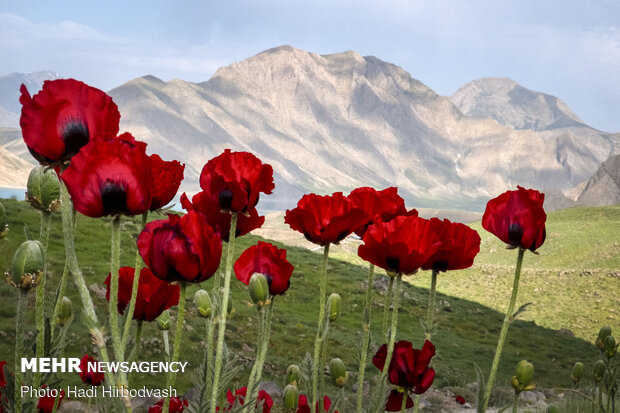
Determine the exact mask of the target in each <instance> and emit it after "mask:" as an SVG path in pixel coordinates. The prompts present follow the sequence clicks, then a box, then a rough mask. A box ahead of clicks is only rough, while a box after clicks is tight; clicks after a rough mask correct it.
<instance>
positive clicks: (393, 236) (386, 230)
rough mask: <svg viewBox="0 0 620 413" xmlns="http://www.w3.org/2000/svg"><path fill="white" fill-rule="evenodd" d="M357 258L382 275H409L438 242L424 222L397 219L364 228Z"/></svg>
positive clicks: (430, 253) (437, 245) (433, 252)
mask: <svg viewBox="0 0 620 413" xmlns="http://www.w3.org/2000/svg"><path fill="white" fill-rule="evenodd" d="M363 241H364V244H363V245H360V246H359V248H358V250H357V255H359V256H360V258H362V259H364V260H366V261H368V262H370V263H372V264H374V265H376V266H378V267H380V268H383V269H384V270H386V271H390V272H394V273H402V274H413V273H415V272H416V271H417V270H418V269H420V268H421V267H422V266H423V265H424V263H426V261H427V260H428V259H429V258H430V257H431V256H432V255H433V254H435V253H436V252H437V251H438V250H439V246H440V240H439V237H438V235H437V234H436V233H435V232H434V231H433V230H432V227H431V224H430V222H429V221H428V220H426V219H424V218H419V217H415V216H399V217H396V218H394V219H393V220H391V221H389V222H383V221H378V222H376V223H374V224H372V225H370V226H369V227H368V229H367V230H366V233H365V234H364V238H363Z"/></svg>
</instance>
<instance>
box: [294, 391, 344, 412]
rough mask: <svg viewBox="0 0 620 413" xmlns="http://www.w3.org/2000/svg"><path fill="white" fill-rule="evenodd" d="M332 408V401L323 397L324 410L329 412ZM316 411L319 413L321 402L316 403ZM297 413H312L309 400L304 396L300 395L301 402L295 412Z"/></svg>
mask: <svg viewBox="0 0 620 413" xmlns="http://www.w3.org/2000/svg"><path fill="white" fill-rule="evenodd" d="M331 407H332V401H331V400H330V398H329V397H327V396H325V397H323V410H325V411H326V412H328V411H329V409H330V408H331ZM314 411H315V413H317V412H318V411H319V402H317V403H316V405H315V409H314ZM295 413H310V405H309V404H308V398H307V397H306V396H304V395H303V394H300V395H299V402H298V403H297V410H295ZM335 413H338V410H336V411H335Z"/></svg>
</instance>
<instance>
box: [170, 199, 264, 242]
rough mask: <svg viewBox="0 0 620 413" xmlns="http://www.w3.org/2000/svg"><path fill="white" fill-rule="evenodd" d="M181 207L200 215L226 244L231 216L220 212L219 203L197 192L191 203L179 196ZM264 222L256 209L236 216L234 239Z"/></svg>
mask: <svg viewBox="0 0 620 413" xmlns="http://www.w3.org/2000/svg"><path fill="white" fill-rule="evenodd" d="M181 206H182V207H183V208H184V209H185V210H186V211H196V212H199V213H200V214H202V215H203V217H204V218H205V220H206V221H207V223H208V224H209V225H211V226H212V227H213V229H215V231H216V232H217V233H219V234H220V237H222V241H226V242H228V238H230V220H231V219H232V216H231V214H230V213H229V212H222V208H221V207H220V204H219V202H218V201H216V200H214V199H213V198H211V196H210V195H209V194H207V193H206V192H204V191H201V192H198V193H197V194H196V195H194V196H193V197H192V201H191V202H190V200H189V198H188V197H187V195H185V194H183V195H181ZM264 222H265V217H264V216H259V215H258V211H257V210H256V208H251V209H249V210H248V211H246V212H245V213H243V214H239V215H237V225H236V226H235V237H241V236H243V235H245V234H248V233H249V232H250V231H253V230H255V229H257V228H260V227H261V226H262V225H263V223H264Z"/></svg>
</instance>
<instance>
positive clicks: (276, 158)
mask: <svg viewBox="0 0 620 413" xmlns="http://www.w3.org/2000/svg"><path fill="white" fill-rule="evenodd" d="M476 82H478V83H479V85H478V86H477V89H476V88H473V87H470V88H466V87H464V89H465V91H463V89H462V90H461V91H459V92H460V93H459V92H457V93H456V94H455V95H454V96H452V97H445V96H440V95H438V94H437V93H435V92H434V91H433V90H431V89H430V88H428V87H427V86H426V85H424V84H423V83H421V82H420V81H418V80H416V79H414V78H412V77H411V75H410V74H409V73H407V72H406V71H405V70H403V69H402V68H400V67H398V66H396V65H393V64H390V63H387V62H384V61H382V60H379V59H377V58H375V57H372V56H367V57H362V56H360V55H359V54H357V53H355V52H352V51H349V52H344V53H338V54H333V55H317V54H314V53H309V52H306V51H303V50H299V49H295V48H293V47H290V46H281V47H277V48H274V49H270V50H267V51H264V52H262V53H259V54H258V55H256V56H253V57H251V58H248V59H246V60H244V61H242V62H238V63H234V64H232V65H230V66H226V67H222V68H220V69H219V70H218V71H217V72H216V73H215V75H214V76H213V77H212V78H211V79H209V80H208V81H206V82H203V83H191V82H185V81H183V80H172V81H169V82H164V81H162V80H160V79H157V78H155V77H153V76H145V77H142V78H138V79H134V80H132V81H129V82H127V83H125V84H123V85H121V86H119V87H117V88H115V89H113V90H111V91H110V92H109V93H110V94H111V96H112V97H113V98H114V100H115V102H116V103H117V104H118V105H119V108H120V111H121V114H122V119H121V130H127V131H130V132H132V133H133V134H134V135H135V136H136V137H137V138H139V139H143V140H145V141H147V142H148V143H149V148H148V150H149V151H151V152H157V153H160V154H162V156H163V157H164V158H168V159H171V158H174V159H178V160H180V161H182V162H185V163H186V164H187V167H186V180H185V181H184V184H183V187H182V190H185V191H188V192H190V193H192V192H195V191H197V190H198V189H199V188H198V176H199V174H200V171H201V169H202V166H203V165H204V163H205V162H206V161H207V160H208V159H210V158H211V157H213V156H215V155H217V154H219V153H220V152H222V151H223V150H224V149H225V148H232V149H233V150H246V151H251V152H253V153H255V154H257V156H259V157H260V158H261V159H262V160H263V161H264V162H268V163H270V164H271V165H273V167H274V171H275V176H276V190H275V192H274V194H273V195H272V196H268V197H263V200H261V204H260V205H261V206H262V207H263V208H265V209H273V210H282V209H284V208H287V207H291V206H292V205H294V204H295V202H296V201H297V200H298V199H299V197H300V196H301V195H302V194H303V193H307V192H312V191H314V192H319V193H330V192H333V191H337V190H342V191H350V190H351V189H353V188H355V187H357V186H361V185H369V186H375V187H378V188H382V187H387V186H392V185H394V186H398V187H399V189H400V192H401V194H402V195H403V197H404V198H405V199H406V200H407V202H408V204H410V205H411V206H418V207H431V208H444V209H465V210H478V211H479V210H481V209H483V208H484V204H485V203H486V201H487V200H488V199H489V198H490V197H493V196H496V195H497V194H499V193H501V192H503V191H505V190H506V189H509V188H514V187H515V186H516V185H517V184H519V185H524V186H527V187H535V188H558V189H559V190H562V191H565V190H568V189H569V188H572V187H575V186H577V185H578V184H580V183H581V182H583V181H585V180H587V179H588V178H589V177H590V176H591V175H592V174H593V173H594V172H595V171H596V169H597V168H598V166H599V165H600V163H601V162H602V161H604V160H605V159H607V158H608V157H609V156H610V155H613V154H616V153H619V152H620V134H616V135H611V134H606V133H603V132H600V131H597V130H595V129H593V128H590V127H588V126H587V125H584V124H583V123H582V122H581V121H580V120H579V118H578V117H577V116H576V115H574V114H573V113H572V112H571V111H570V109H568V108H567V107H566V105H564V104H562V103H561V102H560V101H559V100H558V99H556V98H553V97H544V99H542V100H543V101H545V102H552V103H547V105H546V106H545V104H544V102H543V103H540V102H539V100H540V99H539V98H538V95H537V92H531V91H528V90H527V89H524V88H522V87H520V86H518V85H516V86H514V85H513V86H512V89H510V86H509V85H508V84H509V83H511V81H506V80H500V81H498V82H493V81H492V82H487V83H489V85H486V84H485V82H483V81H482V80H481V81H476ZM473 83H475V82H473ZM480 83H482V85H480ZM491 83H498V84H503V83H506V85H504V86H501V85H500V86H492V85H491ZM512 83H514V82H512ZM509 89H510V90H509ZM516 89H518V92H511V90H513V91H514V90H516ZM476 90H480V91H482V90H483V91H484V93H483V92H480V91H479V92H476ZM493 93H495V94H496V95H497V97H496V98H493V99H492V98H490V97H489V96H490V95H491V94H493ZM511 93H512V94H513V95H514V94H515V93H516V94H517V95H518V96H517V97H514V98H507V97H506V96H508V95H510V94H511ZM483 95H484V96H486V97H485V98H484V99H486V100H487V101H489V102H491V103H487V104H486V106H485V107H486V108H487V110H488V111H489V113H488V114H487V115H484V114H483V113H482V112H480V113H478V112H475V110H478V109H475V108H479V107H483V106H484V105H482V104H481V103H476V102H479V101H482V100H483V98H481V96H483ZM487 95H489V96H487ZM544 96H547V95H544ZM554 99H555V100H554ZM530 105H531V106H532V107H531V108H529V109H528V106H530ZM535 116H538V118H535ZM537 119H538V120H537ZM528 122H529V123H528ZM554 125H555V126H554ZM1 138H2V134H1V133H0V139H1ZM4 145H7V144H4ZM22 149H23V148H22ZM22 153H23V152H22Z"/></svg>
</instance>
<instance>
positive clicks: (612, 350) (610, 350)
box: [603, 336, 618, 358]
mask: <svg viewBox="0 0 620 413" xmlns="http://www.w3.org/2000/svg"><path fill="white" fill-rule="evenodd" d="M603 347H604V349H605V355H606V356H607V358H612V357H613V356H615V355H616V351H618V343H617V342H616V338H615V337H614V336H607V337H605V340H603Z"/></svg>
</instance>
